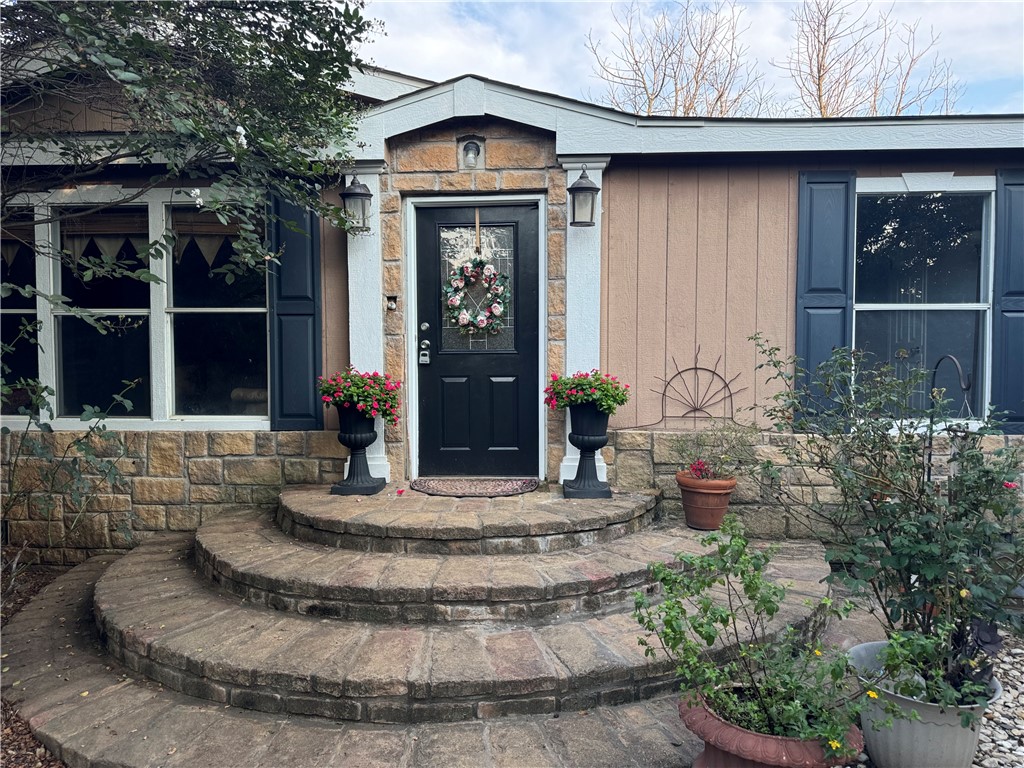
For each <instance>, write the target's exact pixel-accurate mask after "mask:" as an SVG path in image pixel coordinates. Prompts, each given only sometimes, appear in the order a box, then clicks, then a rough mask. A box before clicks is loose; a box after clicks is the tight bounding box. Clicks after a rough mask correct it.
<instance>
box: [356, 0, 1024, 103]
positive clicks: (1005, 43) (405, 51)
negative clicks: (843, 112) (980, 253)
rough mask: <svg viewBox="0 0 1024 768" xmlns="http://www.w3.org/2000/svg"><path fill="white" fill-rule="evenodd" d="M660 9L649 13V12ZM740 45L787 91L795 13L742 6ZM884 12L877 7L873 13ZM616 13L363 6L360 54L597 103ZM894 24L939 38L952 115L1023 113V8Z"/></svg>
mask: <svg viewBox="0 0 1024 768" xmlns="http://www.w3.org/2000/svg"><path fill="white" fill-rule="evenodd" d="M656 5H657V3H653V2H651V3H645V6H646V7H648V8H654V7H655V6H656ZM742 5H743V6H744V10H743V16H742V19H743V22H742V23H743V24H744V25H746V26H747V29H746V31H745V33H744V42H745V44H746V45H747V46H749V49H750V55H752V56H753V57H755V58H756V59H757V61H758V63H759V64H760V66H761V68H762V69H764V70H765V71H766V72H767V73H768V74H769V77H771V78H774V86H775V90H776V93H777V94H781V95H785V94H786V93H787V92H788V91H789V86H788V84H787V83H786V82H785V80H784V79H783V78H782V76H781V73H780V72H779V70H777V69H776V68H774V67H772V65H771V62H772V61H773V60H774V61H783V60H784V59H785V57H786V52H787V50H788V46H789V41H790V39H791V37H792V25H791V22H790V21H789V16H790V14H791V12H792V3H786V2H777V1H775V0H760V1H755V0H743V2H742ZM879 7H881V6H879ZM612 9H613V5H612V4H611V3H608V2H596V1H595V0H537V1H535V2H512V1H511V0H510V1H507V2H506V1H504V0H490V1H489V2H450V1H449V0H437V1H431V0H420V1H415V2H414V1H413V0H369V1H368V4H367V10H366V14H367V15H368V16H370V17H373V18H377V19H379V20H380V21H381V22H383V26H384V34H383V35H378V37H377V38H376V39H375V40H374V41H373V42H372V43H371V44H370V45H369V46H367V47H366V48H365V49H364V50H363V55H364V57H367V58H369V59H370V60H372V63H374V64H376V65H377V66H380V67H384V68H385V69H391V70H395V71H398V72H404V73H407V74H412V75H418V76H420V77H425V78H428V79H432V80H446V79H448V78H451V77H455V76H457V75H463V74H470V73H472V74H479V75H483V76H485V77H489V78H491V79H494V80H500V81H503V82H508V83H512V84H515V85H521V86H524V87H527V88H534V89H536V90H540V91H548V92H552V93H558V94H562V95H564V96H570V97H572V98H577V99H585V100H591V101H598V100H600V96H601V94H602V92H603V88H602V85H601V82H600V81H599V80H598V79H597V78H596V77H595V76H594V74H593V57H592V56H591V54H590V53H589V52H588V51H587V49H586V45H585V44H586V37H587V34H588V33H591V34H592V35H593V37H594V38H595V39H597V40H603V41H606V42H609V41H611V40H612V32H613V30H614V29H615V26H614V20H613V18H612ZM892 13H893V15H894V16H895V17H896V18H897V19H899V20H900V21H906V22H913V21H915V20H917V19H920V20H921V26H920V30H921V31H924V32H926V31H927V29H928V28H929V27H931V28H932V29H933V30H934V31H935V32H936V33H938V34H939V36H940V40H939V44H938V46H937V49H936V50H937V52H938V53H939V55H940V57H942V58H947V59H950V60H951V61H952V63H953V70H954V72H955V74H956V76H957V77H958V78H959V79H960V81H961V82H962V84H963V86H964V95H963V96H962V98H961V99H960V101H959V102H958V104H957V108H956V111H957V112H967V113H973V114H987V113H1000V112H1014V113H1022V112H1024V55H1022V49H1024V2H1021V0H994V1H993V0H939V1H935V2H902V1H900V2H896V3H895V4H894V5H893V11H892Z"/></svg>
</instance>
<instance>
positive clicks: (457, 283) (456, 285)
mask: <svg viewBox="0 0 1024 768" xmlns="http://www.w3.org/2000/svg"><path fill="white" fill-rule="evenodd" d="M465 285H466V281H465V280H462V279H461V278H458V277H456V278H455V279H454V280H452V288H462V287H463V286H465Z"/></svg>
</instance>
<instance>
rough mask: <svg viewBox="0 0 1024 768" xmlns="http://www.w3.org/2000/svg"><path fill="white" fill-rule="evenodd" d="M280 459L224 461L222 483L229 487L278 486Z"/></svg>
mask: <svg viewBox="0 0 1024 768" xmlns="http://www.w3.org/2000/svg"><path fill="white" fill-rule="evenodd" d="M282 477H283V476H282V473H281V459H277V458H273V459H225V460H224V482H225V483H228V484H231V485H280V484H281V481H282Z"/></svg>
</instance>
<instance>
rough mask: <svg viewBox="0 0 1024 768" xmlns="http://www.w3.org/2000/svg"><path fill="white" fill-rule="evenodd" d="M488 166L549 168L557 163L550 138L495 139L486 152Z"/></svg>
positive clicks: (500, 167) (489, 142)
mask: <svg viewBox="0 0 1024 768" xmlns="http://www.w3.org/2000/svg"><path fill="white" fill-rule="evenodd" d="M485 155H486V160H487V167H488V168H498V169H502V168H547V167H548V166H549V165H554V164H555V152H554V144H553V142H551V141H550V140H544V139H541V140H537V139H533V140H531V139H493V140H491V141H488V142H487V152H486V153H485Z"/></svg>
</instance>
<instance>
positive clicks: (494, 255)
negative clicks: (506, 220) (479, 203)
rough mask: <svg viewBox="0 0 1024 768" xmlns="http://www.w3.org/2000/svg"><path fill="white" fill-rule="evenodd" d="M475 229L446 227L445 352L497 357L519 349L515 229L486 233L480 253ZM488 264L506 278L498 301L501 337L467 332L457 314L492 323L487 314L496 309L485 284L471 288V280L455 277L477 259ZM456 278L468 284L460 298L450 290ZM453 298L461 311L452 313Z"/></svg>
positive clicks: (443, 260)
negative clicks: (498, 353)
mask: <svg viewBox="0 0 1024 768" xmlns="http://www.w3.org/2000/svg"><path fill="white" fill-rule="evenodd" d="M476 237H477V235H476V228H475V227H441V229H440V243H439V246H440V249H441V274H440V281H439V282H440V287H441V290H439V291H438V301H440V302H442V307H441V317H442V318H443V319H442V326H441V349H442V350H444V351H445V352H494V351H502V350H514V349H515V339H516V313H515V290H516V286H515V230H514V229H513V227H511V226H508V225H503V226H502V225H498V226H495V225H490V226H487V225H485V226H482V227H481V228H480V253H479V254H478V253H477V252H476V242H477V241H476ZM474 259H483V260H484V261H485V262H486V263H487V265H490V266H493V267H494V269H495V270H496V271H497V273H498V275H499V277H500V278H507V282H506V281H505V280H501V279H499V284H501V283H505V285H504V286H502V288H501V290H502V292H503V296H504V298H503V299H500V300H498V301H497V302H496V303H497V304H498V307H499V311H500V313H501V314H500V318H501V320H500V322H501V329H500V330H499V331H498V332H497V333H486V332H479V331H478V332H474V333H473V334H468V333H463V332H462V331H463V326H460V324H459V321H458V319H457V318H456V317H453V315H459V314H461V313H462V312H465V318H466V322H467V324H469V325H475V324H476V323H477V321H478V319H479V318H480V317H484V318H485V321H486V313H487V311H488V310H492V311H493V308H494V302H493V301H491V302H488V301H487V296H488V289H487V288H485V287H484V281H483V280H482V279H481V278H480V277H478V278H477V279H476V281H475V282H469V283H468V284H466V281H465V276H464V275H463V276H462V277H461V278H455V277H453V276H454V274H455V273H458V272H459V271H460V267H462V266H464V265H466V264H468V263H469V262H470V261H471V260H474ZM453 279H462V280H463V288H462V289H459V290H458V295H457V296H452V297H451V298H446V296H447V294H446V292H445V287H446V286H449V285H450V284H451V281H452V280H453ZM452 298H456V299H457V300H458V308H459V311H458V312H455V311H449V309H448V305H447V302H448V301H451V299H452Z"/></svg>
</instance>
